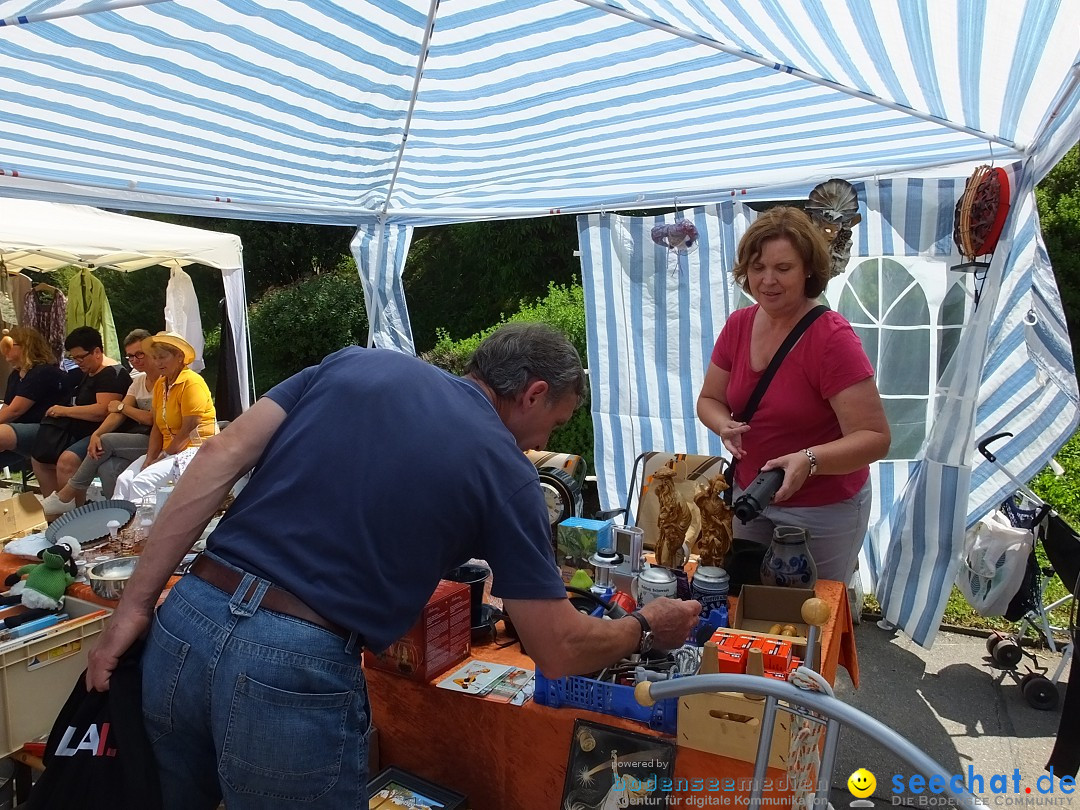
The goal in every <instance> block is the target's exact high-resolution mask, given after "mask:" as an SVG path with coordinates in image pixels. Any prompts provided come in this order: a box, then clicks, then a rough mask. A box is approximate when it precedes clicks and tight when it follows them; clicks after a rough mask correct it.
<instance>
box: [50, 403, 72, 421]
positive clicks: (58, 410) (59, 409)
mask: <svg viewBox="0 0 1080 810" xmlns="http://www.w3.org/2000/svg"><path fill="white" fill-rule="evenodd" d="M67 412H68V407H67V406H66V405H53V406H52V407H51V408H49V410H47V411H45V415H46V416H51V417H53V418H54V419H58V418H60V417H61V416H65V415H66V414H67Z"/></svg>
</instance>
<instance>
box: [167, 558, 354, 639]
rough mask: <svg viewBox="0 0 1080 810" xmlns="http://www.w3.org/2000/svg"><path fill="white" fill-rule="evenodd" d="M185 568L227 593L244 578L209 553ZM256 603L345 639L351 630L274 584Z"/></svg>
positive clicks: (232, 590) (248, 595) (248, 594)
mask: <svg viewBox="0 0 1080 810" xmlns="http://www.w3.org/2000/svg"><path fill="white" fill-rule="evenodd" d="M188 572H189V573H191V574H194V575H195V576H197V577H198V578H199V579H201V580H204V581H206V582H209V583H210V584H211V585H213V586H214V587H215V588H217V589H218V590H222V591H224V592H225V593H228V594H232V593H236V589H237V588H239V587H240V583H241V582H243V580H244V575H243V574H242V573H241V572H240V571H237V570H236V569H235V568H229V566H227V565H222V564H221V563H219V562H218V561H217V560H215V559H213V558H212V557H207V556H206V555H205V554H200V555H199V556H198V557H196V558H195V562H193V563H192V564H191V568H189V569H188ZM255 587H256V586H255V583H252V585H251V588H249V589H248V592H247V593H246V594H244V599H247V598H248V597H250V596H251V594H252V592H253V591H254V589H255ZM259 604H260V606H261V607H264V608H266V609H267V610H272V611H274V613H284V614H285V615H286V616H292V617H293V618H294V619H302V620H303V621H305V622H308V623H310V624H314V625H316V626H317V627H321V628H323V629H324V630H329V631H330V632H331V633H336V634H337V635H339V636H341V637H342V638H343V639H345V640H346V641H348V640H349V635H350V634H349V631H348V630H346V629H345V628H344V627H341V626H340V625H337V624H334V623H333V622H331V621H327V620H326V619H324V618H323V617H322V616H320V615H319V614H318V613H316V612H315V611H314V610H312V609H311V608H309V607H308V606H307V605H305V604H304V603H303V602H301V601H300V600H299V599H298V598H297V597H295V596H293V595H292V594H291V593H289V592H288V591H286V590H282V589H281V588H279V587H277V586H276V585H271V586H270V587H269V588H267V589H266V593H264V594H263V598H262V601H261V602H260V603H259Z"/></svg>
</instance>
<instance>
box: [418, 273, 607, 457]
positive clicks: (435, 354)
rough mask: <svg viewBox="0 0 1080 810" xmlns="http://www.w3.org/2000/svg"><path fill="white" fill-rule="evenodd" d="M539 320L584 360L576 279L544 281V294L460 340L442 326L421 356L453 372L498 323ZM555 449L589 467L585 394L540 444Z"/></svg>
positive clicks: (582, 293)
mask: <svg viewBox="0 0 1080 810" xmlns="http://www.w3.org/2000/svg"><path fill="white" fill-rule="evenodd" d="M522 321H527V322H537V321H539V322H541V323H546V324H549V325H551V326H553V327H555V328H556V329H558V330H560V331H561V332H563V334H565V335H566V336H567V337H568V338H569V339H570V342H571V343H573V344H574V347H575V348H576V349H577V350H578V354H580V355H581V359H582V362H586V355H585V291H584V289H583V288H582V286H581V284H579V283H578V282H577V281H576V280H575V281H574V282H573V283H571V284H569V285H567V284H556V283H554V282H552V283H550V284H549V285H548V294H547V295H546V296H545V297H543V298H538V299H536V300H535V301H532V302H528V301H522V302H521V306H520V308H519V309H518V311H517V312H515V313H513V314H512V315H503V317H502V320H500V322H499V323H498V324H496V325H495V326H491V327H489V328H487V329H485V330H484V331H482V332H478V333H476V334H475V335H472V336H470V337H467V338H462V339H461V340H454V339H453V338H451V337H450V335H449V334H448V333H447V331H446V330H445V329H439V330H438V340H437V341H436V343H435V346H434V347H433V348H432V349H431V351H429V352H425V353H424V354H423V355H422V357H423V358H424V359H425V360H427V361H428V362H429V363H434V364H435V365H437V366H439V367H440V368H444V369H446V370H447V371H449V372H451V373H453V374H462V373H463V372H464V371H465V365H466V363H468V361H469V357H471V356H472V353H473V352H474V351H475V350H476V347H477V346H478V345H479V344H480V341H481V340H483V339H484V338H485V337H487V336H488V335H490V334H491V333H492V332H494V331H495V330H496V329H497V328H498V327H499V326H500V325H501V324H504V323H516V322H522ZM544 449H546V450H551V451H553V452H558V453H576V454H577V455H580V456H581V457H582V458H584V459H585V461H586V463H587V464H588V465H589V469H590V470H591V469H593V426H592V416H591V415H590V413H589V402H588V397H586V401H585V402H584V403H583V404H582V406H581V407H580V408H578V409H577V411H576V412H575V413H574V416H573V417H572V418H571V419H570V421H569V422H567V423H566V424H565V425H563V426H562V427H561V428H559V429H558V430H556V431H555V432H554V433H552V434H551V440H550V441H549V442H548V446H547V447H546V448H544Z"/></svg>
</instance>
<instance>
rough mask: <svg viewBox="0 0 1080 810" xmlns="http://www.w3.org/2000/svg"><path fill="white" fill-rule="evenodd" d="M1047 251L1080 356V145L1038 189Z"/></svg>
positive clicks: (1076, 352) (1072, 150)
mask: <svg viewBox="0 0 1080 810" xmlns="http://www.w3.org/2000/svg"><path fill="white" fill-rule="evenodd" d="M1035 198H1036V200H1037V201H1038V205H1039V219H1040V224H1041V226H1042V231H1043V238H1044V239H1045V241H1046V251H1047V253H1048V254H1049V255H1050V263H1051V264H1052V265H1053V267H1054V277H1055V278H1056V280H1057V284H1058V290H1059V291H1060V293H1061V303H1062V305H1063V306H1064V308H1065V319H1066V321H1067V322H1068V324H1069V334H1070V335H1071V336H1072V344H1073V355H1074V356H1076V357H1080V320H1078V319H1080V145H1077V146H1074V147H1073V148H1072V149H1070V150H1069V151H1068V152H1067V153H1066V154H1065V157H1063V158H1062V159H1061V162H1059V163H1058V165H1057V166H1055V167H1054V168H1053V169H1052V170H1051V171H1050V173H1049V174H1048V175H1046V177H1044V178H1043V181H1042V182H1041V183H1039V185H1038V187H1037V188H1036V189H1035Z"/></svg>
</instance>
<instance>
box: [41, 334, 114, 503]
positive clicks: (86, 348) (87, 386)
mask: <svg viewBox="0 0 1080 810" xmlns="http://www.w3.org/2000/svg"><path fill="white" fill-rule="evenodd" d="M64 349H65V350H66V351H67V355H68V357H69V358H70V359H71V360H74V361H75V363H76V364H77V365H78V366H79V371H80V372H82V379H81V380H80V381H79V383H78V385H77V387H76V388H75V395H74V404H73V405H53V406H52V407H51V408H49V410H48V412H47V413H46V416H49V417H53V418H55V419H61V418H64V419H65V421H66V422H67V425H68V427H69V430H70V432H71V434H72V436H73V437H76V441H74V442H73V443H72V444H71V445H70V446H69V447H68V448H67V450H68V452H71V453H75V454H76V455H78V456H79V457H80V458H82V457H83V456H85V455H86V450H87V447H88V446H89V443H90V435H91V434H92V433H93V432H94V430H95V429H96V428H97V426H98V425H100V424H101V423H102V422H103V421H104V420H105V417H106V416H108V415H109V403H110V402H113V401H120V400H122V399H123V398H124V395H125V394H126V393H127V390H128V388H129V387H130V386H131V377H130V376H129V375H128V372H127V369H125V368H124V367H123V366H121V365H120V364H119V363H117V362H115V361H113V360H110V359H109V358H108V357H106V356H105V352H104V348H103V344H102V340H101V333H100V332H98V330H97V329H93V328H92V327H89V326H80V327H78V328H77V329H73V330H72V331H71V332H70V333H69V334H68V336H67V338H66V339H65V340H64ZM33 465H34V475H36V476H37V479H38V484H39V485H40V486H41V494H42V495H51V494H52V493H53V492H55V491H56V488H57V482H56V459H55V458H51V459H49V458H38V457H37V456H34V457H33Z"/></svg>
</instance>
